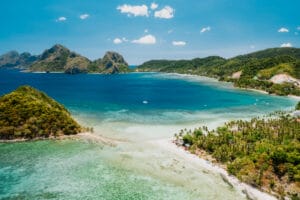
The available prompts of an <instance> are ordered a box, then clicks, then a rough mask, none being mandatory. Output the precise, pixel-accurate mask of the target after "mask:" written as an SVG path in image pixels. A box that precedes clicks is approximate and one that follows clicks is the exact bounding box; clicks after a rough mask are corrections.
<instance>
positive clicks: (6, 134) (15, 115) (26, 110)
mask: <svg viewBox="0 0 300 200" xmlns="http://www.w3.org/2000/svg"><path fill="white" fill-rule="evenodd" d="M80 131H81V127H80V126H79V125H78V124H77V122H75V121H74V120H73V119H72V117H71V116H70V113H69V112H68V111H67V110H66V109H65V108H64V107H63V106H62V105H61V104H59V103H57V102H56V101H54V100H53V99H51V98H50V97H48V96H47V95H46V94H45V93H43V92H40V91H38V90H36V89H34V88H32V87H29V86H21V87H19V88H18V89H17V90H15V91H13V92H11V93H9V94H7V95H4V96H2V97H0V139H4V140H11V139H18V138H25V139H33V138H47V137H50V136H59V135H71V134H77V133H78V132H80Z"/></svg>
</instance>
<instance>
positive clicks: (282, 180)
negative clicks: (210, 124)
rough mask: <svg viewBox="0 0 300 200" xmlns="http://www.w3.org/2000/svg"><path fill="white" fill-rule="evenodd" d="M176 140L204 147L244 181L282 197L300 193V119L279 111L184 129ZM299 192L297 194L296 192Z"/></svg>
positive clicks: (194, 148) (195, 147) (191, 146)
mask: <svg viewBox="0 0 300 200" xmlns="http://www.w3.org/2000/svg"><path fill="white" fill-rule="evenodd" d="M176 137H177V140H182V144H183V145H184V146H187V147H188V149H189V150H190V151H192V152H194V153H197V152H199V151H200V150H204V151H205V152H207V153H208V154H210V155H211V156H212V157H213V158H214V159H216V161H217V162H220V163H225V164H226V165H227V170H228V172H229V173H231V174H233V175H235V176H237V177H238V178H239V179H240V180H242V181H243V182H246V183H248V184H251V185H253V186H256V187H258V188H262V189H264V190H265V191H273V192H275V193H276V194H278V195H280V196H281V197H283V196H285V195H288V196H290V197H293V198H294V199H299V198H300V196H299V194H300V142H299V140H300V122H299V119H296V118H293V117H291V116H290V115H288V114H284V113H277V114H276V115H272V116H269V117H268V118H266V119H261V118H254V119H251V120H250V121H241V120H238V121H232V122H229V123H226V124H225V125H224V126H222V127H219V128H217V130H213V131H210V130H208V129H207V128H206V127H203V128H199V129H195V130H194V131H187V130H182V131H181V132H180V133H179V135H176ZM297 195H298V196H297Z"/></svg>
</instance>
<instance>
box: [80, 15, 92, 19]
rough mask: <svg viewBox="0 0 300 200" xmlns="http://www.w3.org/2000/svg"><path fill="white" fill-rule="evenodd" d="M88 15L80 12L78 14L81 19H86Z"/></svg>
mask: <svg viewBox="0 0 300 200" xmlns="http://www.w3.org/2000/svg"><path fill="white" fill-rule="evenodd" d="M89 17H90V15H89V14H82V15H80V16H79V18H80V19H82V20H85V19H87V18H89Z"/></svg>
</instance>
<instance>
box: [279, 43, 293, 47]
mask: <svg viewBox="0 0 300 200" xmlns="http://www.w3.org/2000/svg"><path fill="white" fill-rule="evenodd" d="M280 47H293V45H292V44H291V43H290V42H287V43H283V44H282V45H281V46H280Z"/></svg>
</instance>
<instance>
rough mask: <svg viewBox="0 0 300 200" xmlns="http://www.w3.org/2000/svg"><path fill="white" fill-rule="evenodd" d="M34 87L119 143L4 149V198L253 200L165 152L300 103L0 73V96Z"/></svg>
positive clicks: (127, 80)
mask: <svg viewBox="0 0 300 200" xmlns="http://www.w3.org/2000/svg"><path fill="white" fill-rule="evenodd" d="M20 85H30V86H33V87H35V88H37V89H39V90H41V91H44V92H45V93H47V94H48V95H49V96H51V97H52V98H54V99H55V100H57V101H58V102H60V103H62V104H63V105H64V106H65V107H66V108H67V109H68V110H69V111H70V112H71V113H72V115H73V117H74V118H75V119H76V120H77V121H78V122H79V123H80V124H82V125H83V126H88V127H94V130H95V133H94V134H96V135H97V134H98V135H101V136H104V137H107V138H111V140H116V141H118V142H117V143H116V145H114V146H109V145H105V144H101V143H98V142H93V141H88V140H61V141H52V140H51V141H34V142H22V143H11V144H7V143H2V144H0V199H155V200H157V199H205V200H207V199H214V200H215V199H246V197H245V195H243V194H242V192H241V191H238V190H237V189H235V188H232V187H230V186H229V185H228V184H227V183H225V182H224V181H223V180H222V178H221V177H220V175H219V174H217V173H214V172H213V171H207V170H206V169H204V168H202V167H201V166H200V165H198V164H196V163H190V162H189V161H188V160H187V159H186V158H184V157H182V156H181V154H177V153H176V152H174V151H173V150H170V149H168V148H166V147H164V144H165V143H164V142H165V141H170V140H172V137H173V135H174V133H176V132H178V131H179V130H180V129H183V128H188V129H193V128H195V127H198V126H203V125H205V126H208V127H209V128H215V127H216V126H218V125H221V124H222V123H224V122H226V121H228V120H234V119H249V118H250V117H254V116H263V115H265V114H268V113H271V112H274V111H277V110H291V109H293V107H294V106H295V104H296V101H295V100H293V99H291V98H287V97H277V96H271V95H266V94H262V93H258V92H253V91H246V90H241V89H235V88H233V87H232V85H231V84H229V83H222V82H217V81H215V80H214V79H209V78H204V77H196V76H189V75H178V74H165V73H130V74H118V75H101V74H79V75H67V74H63V73H22V72H19V71H17V70H7V69H1V70H0V95H4V94H5V93H8V92H11V91H13V90H14V89H16V88H17V87H18V86H20Z"/></svg>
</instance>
